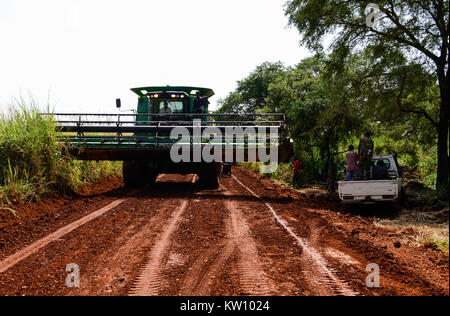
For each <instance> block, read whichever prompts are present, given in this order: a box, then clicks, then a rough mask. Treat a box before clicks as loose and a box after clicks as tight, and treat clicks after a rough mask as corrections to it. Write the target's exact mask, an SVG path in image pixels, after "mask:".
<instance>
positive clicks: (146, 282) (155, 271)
mask: <svg viewBox="0 0 450 316" xmlns="http://www.w3.org/2000/svg"><path fill="white" fill-rule="evenodd" d="M187 205H188V201H187V200H184V201H182V202H181V205H180V206H179V207H178V209H177V210H176V211H175V213H174V215H173V216H172V218H171V219H170V221H169V223H168V225H167V228H166V229H165V230H164V232H163V233H162V235H161V237H160V239H159V240H158V241H157V242H156V244H155V246H154V247H153V249H152V250H151V252H150V254H149V259H148V262H147V264H146V265H145V266H144V268H143V270H142V272H141V274H140V276H139V277H138V278H137V280H136V282H135V283H134V286H133V289H132V290H131V291H130V293H129V294H130V296H155V295H158V291H159V289H160V287H161V285H162V282H163V276H162V273H161V270H162V268H163V264H164V263H163V259H164V257H165V256H166V254H167V252H168V251H169V248H170V243H171V236H172V235H173V233H174V232H175V230H176V229H177V227H178V224H179V222H180V218H181V216H182V215H183V213H184V211H185V210H186V207H187Z"/></svg>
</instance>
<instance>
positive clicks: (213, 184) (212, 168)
mask: <svg viewBox="0 0 450 316" xmlns="http://www.w3.org/2000/svg"><path fill="white" fill-rule="evenodd" d="M220 168H221V164H218V163H209V164H205V165H204V166H203V167H202V168H201V170H200V171H199V173H198V177H199V185H200V187H201V188H202V189H207V190H216V189H218V188H219V176H220Z"/></svg>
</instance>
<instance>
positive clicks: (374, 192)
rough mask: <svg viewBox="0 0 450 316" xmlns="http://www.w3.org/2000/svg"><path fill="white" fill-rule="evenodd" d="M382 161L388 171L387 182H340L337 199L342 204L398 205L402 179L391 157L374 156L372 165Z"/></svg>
mask: <svg viewBox="0 0 450 316" xmlns="http://www.w3.org/2000/svg"><path fill="white" fill-rule="evenodd" d="M379 160H382V161H383V162H384V163H385V165H386V168H387V170H388V174H389V177H390V178H391V179H389V180H367V181H365V180H364V181H340V182H339V189H338V193H339V198H340V199H341V201H342V203H343V204H374V203H379V202H391V203H396V202H398V203H400V200H401V197H402V179H401V175H400V173H401V172H400V170H399V167H398V165H397V163H396V161H395V159H394V157H393V156H392V155H382V156H374V157H373V158H372V161H373V163H375V164H376V163H377V162H378V161H379Z"/></svg>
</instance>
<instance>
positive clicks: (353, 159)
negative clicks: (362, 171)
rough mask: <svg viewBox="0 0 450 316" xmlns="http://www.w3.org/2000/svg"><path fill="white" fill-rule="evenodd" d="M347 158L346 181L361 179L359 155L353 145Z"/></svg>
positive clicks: (349, 148)
mask: <svg viewBox="0 0 450 316" xmlns="http://www.w3.org/2000/svg"><path fill="white" fill-rule="evenodd" d="M345 157H346V158H347V176H346V179H345V181H352V180H353V179H354V178H355V179H356V178H358V177H359V169H358V154H357V153H356V152H355V147H354V146H353V145H350V146H349V147H348V152H347V154H346V155H345Z"/></svg>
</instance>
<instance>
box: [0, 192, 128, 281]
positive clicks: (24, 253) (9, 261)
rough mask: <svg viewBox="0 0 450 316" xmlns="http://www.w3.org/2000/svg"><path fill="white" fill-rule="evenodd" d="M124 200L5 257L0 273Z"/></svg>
mask: <svg viewBox="0 0 450 316" xmlns="http://www.w3.org/2000/svg"><path fill="white" fill-rule="evenodd" d="M123 201H124V200H123V199H121V200H116V201H114V202H112V203H110V204H109V205H107V206H105V207H103V208H101V209H99V210H97V211H95V212H92V213H91V214H89V215H86V216H85V217H83V218H81V219H79V220H77V221H75V222H73V223H71V224H68V225H66V226H64V227H63V228H60V229H59V230H57V231H55V232H54V233H51V234H50V235H47V236H46V237H44V238H42V239H39V240H37V241H36V242H34V243H32V244H31V245H29V246H27V247H25V248H24V249H22V250H20V251H18V252H16V253H15V254H13V255H11V256H9V257H7V258H6V259H4V260H3V261H1V262H0V273H3V272H5V271H6V270H8V269H9V268H11V267H13V266H15V265H16V264H17V263H19V262H21V261H22V260H24V259H26V258H27V257H29V256H31V255H32V254H34V253H36V252H38V251H39V250H40V249H42V248H44V247H45V246H47V245H48V244H50V243H52V242H54V241H55V240H58V239H60V238H62V237H64V236H65V235H67V234H69V233H71V232H72V231H74V230H76V229H77V228H79V227H81V226H83V225H84V224H86V223H89V222H90V221H92V220H94V219H96V218H98V217H100V216H101V215H103V214H105V213H106V212H108V211H110V210H112V209H114V208H115V207H117V206H118V205H120V204H121V203H122V202H123Z"/></svg>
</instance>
